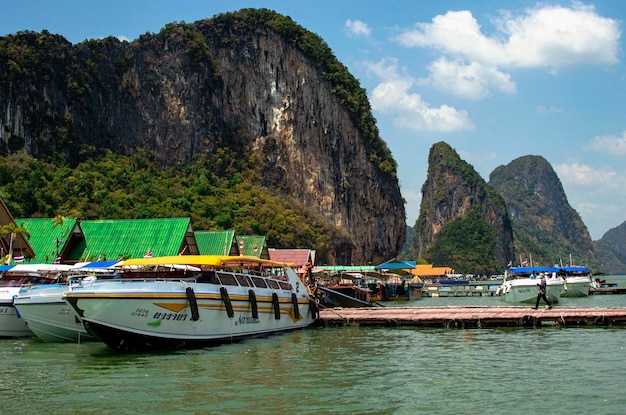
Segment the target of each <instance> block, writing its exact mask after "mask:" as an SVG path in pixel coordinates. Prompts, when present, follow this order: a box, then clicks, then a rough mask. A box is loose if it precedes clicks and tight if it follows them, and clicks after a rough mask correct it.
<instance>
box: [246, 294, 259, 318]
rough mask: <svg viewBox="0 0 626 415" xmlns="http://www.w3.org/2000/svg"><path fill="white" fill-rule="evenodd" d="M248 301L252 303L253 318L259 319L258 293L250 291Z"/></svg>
mask: <svg viewBox="0 0 626 415" xmlns="http://www.w3.org/2000/svg"><path fill="white" fill-rule="evenodd" d="M248 299H249V301H250V306H251V307H252V318H259V306H258V304H257V302H256V293H255V292H254V290H249V291H248Z"/></svg>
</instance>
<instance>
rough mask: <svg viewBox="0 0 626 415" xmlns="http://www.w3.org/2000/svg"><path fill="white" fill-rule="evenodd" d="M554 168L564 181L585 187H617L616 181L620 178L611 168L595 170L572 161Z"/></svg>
mask: <svg viewBox="0 0 626 415" xmlns="http://www.w3.org/2000/svg"><path fill="white" fill-rule="evenodd" d="M554 170H555V171H556V173H557V175H558V176H559V178H560V179H561V181H562V182H563V183H571V184H574V185H579V186H585V187H591V186H608V187H611V188H615V187H617V183H616V181H617V179H618V175H617V173H616V172H615V171H614V170H612V169H610V168H604V169H602V170H595V169H593V168H592V167H590V166H588V165H586V164H579V163H571V164H559V165H556V166H555V167H554Z"/></svg>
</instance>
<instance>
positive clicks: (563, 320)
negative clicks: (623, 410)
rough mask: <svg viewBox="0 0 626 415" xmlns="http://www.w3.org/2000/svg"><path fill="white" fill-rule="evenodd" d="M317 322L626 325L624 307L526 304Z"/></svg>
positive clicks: (337, 311)
mask: <svg viewBox="0 0 626 415" xmlns="http://www.w3.org/2000/svg"><path fill="white" fill-rule="evenodd" d="M318 322H319V324H321V325H325V326H330V325H350V324H356V325H363V326H388V327H389V326H391V327H397V326H416V327H446V328H484V327H539V326H541V325H542V324H545V325H551V326H555V325H556V326H581V325H595V326H600V325H601V326H606V325H620V324H626V307H615V308H579V307H554V308H552V309H551V310H549V309H547V308H545V307H542V308H539V309H537V310H534V309H533V308H532V307H528V306H460V307H456V306H442V307H374V308H327V309H323V310H320V318H319V321H318Z"/></svg>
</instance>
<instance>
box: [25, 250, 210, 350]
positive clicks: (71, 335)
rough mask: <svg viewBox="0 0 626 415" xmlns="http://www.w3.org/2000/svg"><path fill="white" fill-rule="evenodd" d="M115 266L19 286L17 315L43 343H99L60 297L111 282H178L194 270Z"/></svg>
mask: <svg viewBox="0 0 626 415" xmlns="http://www.w3.org/2000/svg"><path fill="white" fill-rule="evenodd" d="M116 265H117V263H115V262H113V263H102V264H101V265H97V264H96V265H94V263H86V264H84V265H80V264H79V266H74V268H72V270H70V271H69V272H67V273H59V274H58V276H57V281H58V283H55V284H46V285H27V286H22V288H21V289H20V291H19V292H18V294H17V296H15V298H14V301H13V303H14V305H15V307H16V308H17V311H18V313H19V315H20V316H21V317H22V318H23V319H24V320H25V321H26V324H28V327H29V328H30V330H31V331H32V332H33V333H34V334H35V336H37V337H38V338H39V339H40V340H43V341H45V342H51V343H54V342H74V343H76V342H84V341H94V340H98V338H97V337H95V336H93V335H91V334H90V333H88V332H87V330H85V327H84V325H83V322H82V320H81V319H80V318H78V317H77V316H76V315H75V313H74V310H73V309H72V308H71V307H70V305H69V304H68V303H67V302H66V301H64V300H63V294H65V293H66V292H68V291H72V290H74V289H76V288H79V287H82V286H84V285H90V286H91V285H93V284H100V283H101V282H103V281H106V280H110V279H115V278H117V279H126V280H141V281H144V280H155V279H157V278H160V279H163V278H181V277H183V276H186V275H191V273H194V272H195V271H199V270H200V269H199V268H194V267H188V266H185V267H180V268H175V267H150V268H151V269H137V268H135V269H124V268H121V267H116Z"/></svg>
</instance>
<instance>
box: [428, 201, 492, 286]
mask: <svg viewBox="0 0 626 415" xmlns="http://www.w3.org/2000/svg"><path fill="white" fill-rule="evenodd" d="M495 238H496V232H495V230H493V229H492V228H491V227H490V226H489V225H488V224H487V222H485V220H484V219H483V217H482V215H481V214H480V211H479V210H478V208H476V209H474V210H472V211H471V212H469V213H468V214H467V215H465V216H462V217H459V218H457V219H455V220H453V221H452V222H450V223H448V224H447V225H446V226H444V227H443V229H441V231H440V232H439V234H438V235H437V239H436V241H435V243H434V244H433V245H432V246H430V247H429V248H428V250H427V253H426V258H425V259H426V260H427V261H428V262H429V263H432V264H445V266H449V267H451V268H454V269H455V270H456V271H457V272H460V273H463V274H470V273H471V274H488V275H489V274H499V273H501V272H502V268H503V266H504V264H500V263H498V261H496V260H494V259H493V248H494V245H495Z"/></svg>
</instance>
